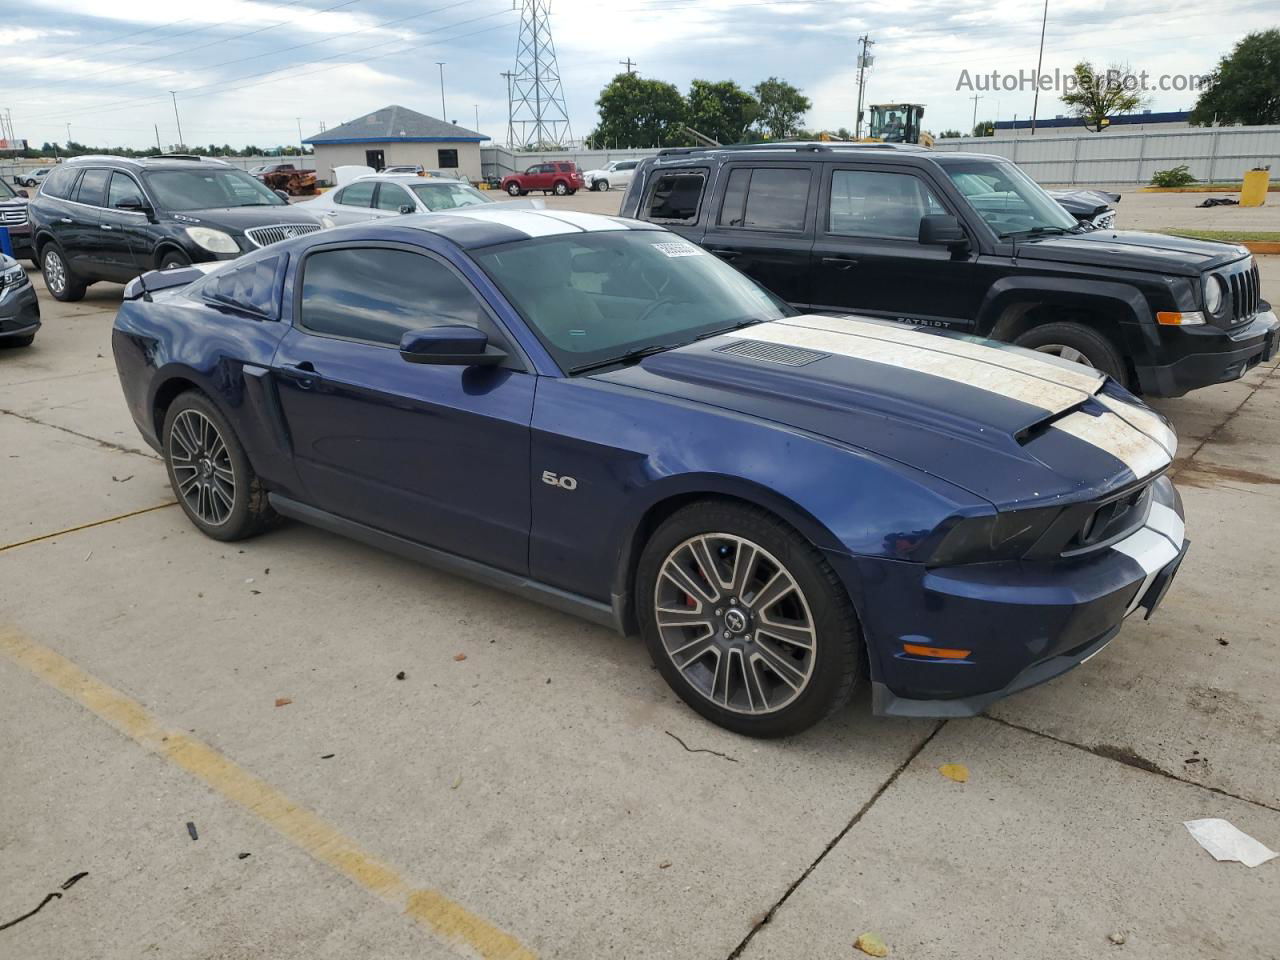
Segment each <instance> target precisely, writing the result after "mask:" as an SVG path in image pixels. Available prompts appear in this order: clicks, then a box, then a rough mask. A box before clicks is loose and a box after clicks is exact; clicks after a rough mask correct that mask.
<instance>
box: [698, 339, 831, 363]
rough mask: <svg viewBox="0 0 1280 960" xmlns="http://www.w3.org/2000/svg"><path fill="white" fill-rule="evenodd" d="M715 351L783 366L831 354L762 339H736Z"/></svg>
mask: <svg viewBox="0 0 1280 960" xmlns="http://www.w3.org/2000/svg"><path fill="white" fill-rule="evenodd" d="M715 352H716V353H732V354H734V355H735V356H739V357H747V358H749V359H751V360H760V361H762V362H764V363H780V364H782V365H783V366H785V367H803V366H804V365H805V364H807V363H813V362H814V361H815V360H822V359H825V358H826V357H829V356H831V354H829V353H819V352H818V351H817V350H805V349H802V348H800V347H788V346H785V345H783V344H779V343H766V342H764V341H763V340H738V341H736V342H735V343H731V344H729V345H728V346H724V347H716V349H715Z"/></svg>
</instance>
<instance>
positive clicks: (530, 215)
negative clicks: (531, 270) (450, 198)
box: [396, 208, 664, 250]
mask: <svg viewBox="0 0 1280 960" xmlns="http://www.w3.org/2000/svg"><path fill="white" fill-rule="evenodd" d="M396 222H397V223H402V224H404V225H405V226H411V227H416V228H417V229H419V230H426V231H429V232H431V233H438V234H440V236H442V237H446V238H448V239H449V240H452V241H453V242H454V243H456V244H457V245H458V246H460V247H463V248H464V249H468V250H472V249H475V248H477V247H492V246H495V245H497V244H499V243H511V242H514V241H516V240H528V239H530V238H531V237H553V236H559V235H562V234H569V233H598V232H603V231H609V230H663V229H664V228H663V227H661V226H659V225H658V224H652V223H644V222H642V221H640V220H624V219H623V218H621V217H606V216H601V215H600V214H596V213H577V212H574V211H571V210H555V211H552V210H529V209H525V208H522V209H519V210H502V209H483V208H474V209H466V210H450V211H448V212H440V213H424V214H420V215H418V216H416V217H406V218H405V219H404V220H397V221H396Z"/></svg>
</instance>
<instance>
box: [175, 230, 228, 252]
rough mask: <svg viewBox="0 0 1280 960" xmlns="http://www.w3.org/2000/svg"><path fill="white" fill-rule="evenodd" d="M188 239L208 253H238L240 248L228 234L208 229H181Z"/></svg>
mask: <svg viewBox="0 0 1280 960" xmlns="http://www.w3.org/2000/svg"><path fill="white" fill-rule="evenodd" d="M182 229H183V230H185V231H186V234H187V236H188V237H190V238H191V239H192V241H193V242H194V243H195V244H196V245H197V246H201V247H204V249H206V250H208V251H209V252H210V253H239V252H240V247H239V246H237V245H236V241H235V238H233V237H232V236H231V234H229V233H223V232H222V231H221V230H213V229H211V228H209V227H183V228H182Z"/></svg>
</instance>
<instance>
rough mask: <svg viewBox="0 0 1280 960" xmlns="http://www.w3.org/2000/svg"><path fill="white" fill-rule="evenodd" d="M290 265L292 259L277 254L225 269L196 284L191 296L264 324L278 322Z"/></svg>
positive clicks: (192, 288) (191, 290)
mask: <svg viewBox="0 0 1280 960" xmlns="http://www.w3.org/2000/svg"><path fill="white" fill-rule="evenodd" d="M287 263H288V257H286V256H285V255H283V254H276V255H275V256H271V257H262V258H259V259H257V260H254V261H252V262H251V263H239V264H236V265H235V266H233V267H224V268H222V269H221V270H219V271H218V272H217V273H216V274H214V275H213V276H209V277H205V278H204V279H203V280H201V281H199V282H198V283H196V284H193V285H192V286H191V289H190V293H191V295H192V296H196V297H199V298H200V299H201V300H203V301H204V302H206V303H208V304H210V305H211V306H214V307H220V308H223V309H226V310H233V311H235V312H237V313H247V314H249V315H251V316H254V317H257V318H259V319H262V320H278V319H280V292H281V285H282V283H283V281H284V271H285V266H286V265H287Z"/></svg>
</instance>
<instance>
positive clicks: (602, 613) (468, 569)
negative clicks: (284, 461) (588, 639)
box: [267, 493, 624, 633]
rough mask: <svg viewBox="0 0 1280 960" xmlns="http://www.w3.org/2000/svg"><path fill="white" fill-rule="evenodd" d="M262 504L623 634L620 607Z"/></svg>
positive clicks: (366, 529)
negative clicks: (616, 607)
mask: <svg viewBox="0 0 1280 960" xmlns="http://www.w3.org/2000/svg"><path fill="white" fill-rule="evenodd" d="M267 499H268V500H269V501H270V503H271V506H272V507H273V508H274V509H275V511H276V512H277V513H279V514H281V515H283V516H286V517H289V518H290V519H293V520H299V521H301V522H302V523H306V524H309V525H311V526H313V527H319V528H320V529H321V530H328V531H329V532H330V533H336V534H338V535H339V536H343V537H349V538H350V539H352V540H359V541H360V542H361V543H366V544H368V545H369V546H371V547H377V548H379V549H380V550H386V551H388V552H389V553H394V554H397V555H399V556H401V557H404V558H406V559H408V560H415V561H417V562H418V563H423V564H426V565H427V566H429V567H435V568H437V569H439V570H443V571H445V572H446V573H453V574H457V575H458V576H461V577H466V578H468V579H470V580H476V581H479V582H480V583H485V584H488V585H489V586H491V587H497V588H498V589H500V590H506V591H507V592H509V593H514V594H517V595H519V596H521V597H524V598H526V599H528V600H534V601H537V602H538V603H542V604H545V605H547V606H548V607H553V608H555V609H556V610H560V611H561V612H563V613H570V614H573V615H574V616H576V617H582V618H583V619H584V620H590V621H591V622H592V623H598V624H600V625H601V626H603V627H610V628H612V629H614V630H616V631H618V632H619V633H623V632H624V631H623V629H622V616H621V613H620V608H618V609H615V608H614V607H613V606H610V605H609V604H607V603H601V602H600V601H599V600H592V599H590V598H589V597H584V596H582V595H580V594H577V593H569V592H568V591H566V590H561V589H559V588H557V587H552V586H549V585H547V584H545V583H541V582H539V581H537V580H530V579H529V578H528V577H522V576H520V575H519V574H515V573H508V572H507V571H505V570H499V569H498V568H497V567H491V566H489V565H488V564H485V563H478V562H477V561H475V560H469V559H467V558H466V557H460V556H458V555H457V554H455V553H448V552H446V551H444V550H437V549H436V548H435V547H428V546H426V545H424V544H421V543H418V542H417V541H414V540H407V539H405V538H404V537H398V536H396V535H395V534H394V533H386V532H384V531H382V530H378V529H376V528H375V527H370V526H367V525H366V524H363V523H357V522H356V521H355V520H347V519H346V518H344V517H339V516H338V515H336V514H333V513H329V512H328V511H327V510H321V509H319V508H318V507H312V506H309V505H308V504H305V503H300V502H299V501H297V500H292V499H290V498H288V497H283V496H281V495H280V494H278V493H271V494H268V496H267Z"/></svg>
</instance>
